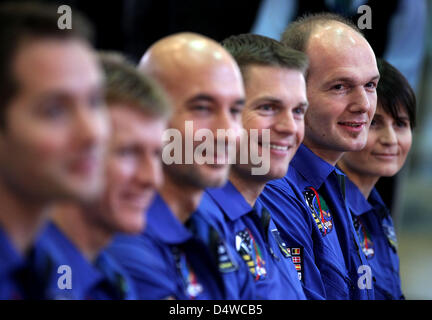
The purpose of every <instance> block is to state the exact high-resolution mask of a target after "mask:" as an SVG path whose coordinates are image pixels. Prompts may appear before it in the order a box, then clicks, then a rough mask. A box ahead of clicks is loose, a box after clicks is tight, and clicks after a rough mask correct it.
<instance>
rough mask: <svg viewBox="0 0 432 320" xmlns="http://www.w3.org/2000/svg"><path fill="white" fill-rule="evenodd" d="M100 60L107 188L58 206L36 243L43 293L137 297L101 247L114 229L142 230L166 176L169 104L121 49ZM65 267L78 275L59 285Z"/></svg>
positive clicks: (74, 296)
mask: <svg viewBox="0 0 432 320" xmlns="http://www.w3.org/2000/svg"><path fill="white" fill-rule="evenodd" d="M101 62H102V66H103V68H104V70H105V73H106V85H105V86H106V89H105V90H106V102H107V106H108V111H109V112H108V113H109V115H110V120H111V126H112V128H111V129H112V130H111V136H110V139H109V147H108V152H107V155H106V157H105V167H104V168H105V171H104V172H105V182H106V183H105V188H104V191H103V193H102V195H101V196H100V197H98V199H96V201H94V202H93V203H90V204H81V203H77V202H71V203H65V204H57V205H55V206H54V208H53V217H52V222H50V223H49V224H48V226H47V228H46V229H45V230H44V232H43V234H42V236H41V239H40V240H39V241H38V244H37V246H36V260H37V265H38V270H39V271H40V274H41V275H43V276H44V279H45V292H44V297H45V298H46V299H60V298H61V299H78V300H82V299H116V300H117V299H135V298H136V295H135V290H134V288H133V285H132V284H131V283H130V281H129V279H128V277H127V275H126V272H125V271H123V270H122V269H121V267H120V266H119V265H117V263H116V262H115V261H114V259H112V258H111V257H110V256H109V254H107V253H106V252H104V251H103V249H104V248H105V247H106V246H107V245H108V244H109V243H110V242H111V239H112V237H113V236H114V234H115V233H117V232H124V233H138V232H139V231H141V230H142V229H143V228H144V226H145V218H146V214H145V213H146V211H147V208H148V206H149V205H150V203H151V201H152V199H153V197H154V194H155V192H156V189H157V188H158V187H159V185H160V184H161V183H162V166H161V162H160V154H161V150H162V141H161V138H160V137H161V136H162V134H163V131H164V130H165V128H166V124H167V121H168V115H169V105H168V104H167V102H166V100H165V97H164V94H163V92H162V91H161V89H160V88H159V86H157V85H156V83H154V82H153V81H151V80H150V79H148V78H147V77H146V76H144V75H142V74H141V73H139V72H138V71H137V70H136V69H135V67H134V66H133V65H132V64H130V63H128V62H126V60H124V59H122V58H121V56H120V55H114V54H103V55H102V56H101ZM60 266H68V267H69V268H70V270H71V272H72V274H73V277H72V278H71V283H70V287H69V288H67V289H68V290H65V289H64V288H59V286H58V281H59V274H58V273H57V270H58V268H59V267H60ZM46 270H48V271H46ZM49 271H51V272H49Z"/></svg>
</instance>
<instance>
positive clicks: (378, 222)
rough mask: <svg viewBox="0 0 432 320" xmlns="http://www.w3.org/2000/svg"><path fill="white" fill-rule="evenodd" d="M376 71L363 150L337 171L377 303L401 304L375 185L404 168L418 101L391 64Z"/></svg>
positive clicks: (392, 246) (395, 261)
mask: <svg viewBox="0 0 432 320" xmlns="http://www.w3.org/2000/svg"><path fill="white" fill-rule="evenodd" d="M378 70H379V72H380V75H381V78H380V83H379V86H378V89H377V95H378V103H377V110H376V112H375V116H374V119H373V121H372V124H371V128H370V130H369V135H368V142H367V144H366V147H365V148H363V149H362V150H361V151H357V152H347V153H345V154H344V156H343V157H342V159H341V160H340V161H339V162H338V166H339V167H340V168H341V169H342V170H343V172H344V173H345V174H346V175H347V177H348V178H349V180H347V190H349V193H347V195H348V197H349V199H348V200H349V202H350V209H351V213H352V215H353V220H354V226H355V228H356V231H357V233H358V236H359V240H360V245H361V248H362V250H363V252H364V253H365V255H366V258H367V259H368V262H369V264H370V266H371V268H372V272H373V283H374V288H375V298H376V299H379V300H383V299H391V300H394V299H403V298H404V296H403V294H402V290H401V281H400V276H399V257H398V254H397V240H396V233H395V230H394V226H393V220H392V217H391V214H390V212H389V210H388V208H387V206H386V205H385V204H384V202H383V200H382V199H381V196H380V195H379V193H378V191H377V190H376V189H375V184H376V183H377V182H378V181H379V179H380V178H381V177H383V176H384V177H390V176H393V175H395V174H396V173H397V172H399V170H400V169H401V168H402V166H403V165H404V163H405V160H406V158H407V155H408V153H409V150H410V149H411V145H412V130H413V129H414V127H415V122H416V121H415V120H416V97H415V93H414V91H413V89H412V88H411V86H410V85H409V83H408V81H407V80H406V79H405V77H404V76H403V75H402V74H401V73H400V72H399V71H398V70H397V69H396V68H394V67H393V66H392V65H391V64H389V63H388V62H386V61H385V60H382V59H378Z"/></svg>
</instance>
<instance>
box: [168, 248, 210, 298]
mask: <svg viewBox="0 0 432 320" xmlns="http://www.w3.org/2000/svg"><path fill="white" fill-rule="evenodd" d="M172 252H173V255H174V259H175V263H176V267H177V271H178V273H179V274H180V276H181V278H182V280H183V284H184V287H185V290H186V294H187V295H188V296H189V299H192V300H193V299H196V298H197V297H198V295H199V294H201V293H202V292H203V286H202V285H201V284H200V283H199V282H198V278H197V276H196V274H195V272H194V271H193V270H192V268H191V266H190V265H189V262H188V261H187V259H186V255H185V253H184V252H182V251H181V250H180V249H179V248H177V247H173V248H172Z"/></svg>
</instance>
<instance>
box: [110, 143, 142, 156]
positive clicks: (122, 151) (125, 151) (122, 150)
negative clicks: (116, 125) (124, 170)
mask: <svg viewBox="0 0 432 320" xmlns="http://www.w3.org/2000/svg"><path fill="white" fill-rule="evenodd" d="M115 153H116V155H118V156H120V157H131V156H134V155H135V154H136V153H137V148H136V147H135V146H133V145H122V146H119V147H117V149H116V151H115Z"/></svg>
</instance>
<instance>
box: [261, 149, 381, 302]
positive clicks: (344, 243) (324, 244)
mask: <svg viewBox="0 0 432 320" xmlns="http://www.w3.org/2000/svg"><path fill="white" fill-rule="evenodd" d="M344 181H345V175H344V174H343V173H342V172H341V171H340V170H338V169H337V168H336V167H334V166H332V165H330V164H329V163H327V162H326V161H324V160H323V159H321V158H320V157H318V156H317V155H315V154H314V153H313V152H312V151H311V150H310V149H308V148H307V147H306V146H305V145H303V144H302V145H301V146H300V148H299V150H298V151H297V153H296V155H295V156H294V158H293V160H292V161H291V163H290V167H289V169H288V173H287V175H286V176H285V177H284V178H282V179H278V180H273V181H270V182H269V183H268V184H267V186H266V188H265V189H264V191H263V193H262V194H261V196H260V200H261V201H263V203H264V204H265V205H266V206H267V208H268V209H269V210H270V212H271V213H272V217H273V219H274V221H275V223H276V225H277V226H278V227H279V230H280V232H281V233H282V237H283V238H284V240H285V241H286V242H287V244H288V246H289V247H295V246H298V247H300V251H301V254H302V258H303V259H302V262H303V264H304V265H303V266H302V270H301V278H302V282H303V288H304V291H305V294H306V296H307V297H308V298H309V299H322V298H324V299H331V300H336V299H374V292H373V287H370V286H366V288H365V287H364V286H360V284H359V282H358V281H359V279H360V276H362V275H363V273H360V272H359V270H362V269H359V267H361V266H368V264H367V261H366V258H365V256H364V254H363V252H362V250H361V249H360V246H359V241H358V238H357V235H356V232H355V230H354V225H353V222H352V219H351V214H350V211H349V208H348V206H347V203H346V201H345V188H344V184H345V183H344ZM369 283H370V282H369Z"/></svg>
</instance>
